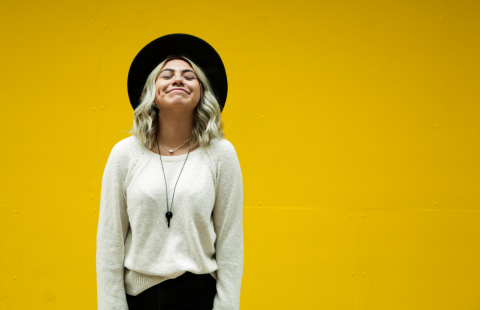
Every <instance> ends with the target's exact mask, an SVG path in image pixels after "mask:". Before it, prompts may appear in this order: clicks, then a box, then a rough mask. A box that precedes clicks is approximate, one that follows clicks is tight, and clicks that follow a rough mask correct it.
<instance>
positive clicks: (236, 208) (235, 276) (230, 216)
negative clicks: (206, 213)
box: [213, 140, 244, 310]
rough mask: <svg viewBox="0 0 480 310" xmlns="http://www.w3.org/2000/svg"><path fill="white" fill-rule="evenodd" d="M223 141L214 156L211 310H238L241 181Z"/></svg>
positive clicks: (232, 153)
mask: <svg viewBox="0 0 480 310" xmlns="http://www.w3.org/2000/svg"><path fill="white" fill-rule="evenodd" d="M223 141H225V143H224V145H223V146H222V147H221V148H220V149H219V154H218V155H217V157H218V160H217V193H216V198H215V205H214V209H213V221H214V228H215V233H216V241H215V259H216V261H217V265H218V270H217V294H216V296H215V299H214V305H213V310H238V309H240V290H241V285H242V277H243V256H244V255H243V251H244V243H243V181H242V171H241V169H240V163H239V160H238V157H237V153H236V151H235V148H234V147H233V145H232V144H231V143H230V142H229V141H228V140H223Z"/></svg>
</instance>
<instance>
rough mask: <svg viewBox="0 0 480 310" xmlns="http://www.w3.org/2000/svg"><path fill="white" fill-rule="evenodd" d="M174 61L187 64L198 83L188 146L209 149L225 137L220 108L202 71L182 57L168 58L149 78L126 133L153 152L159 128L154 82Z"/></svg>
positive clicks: (171, 56)
mask: <svg viewBox="0 0 480 310" xmlns="http://www.w3.org/2000/svg"><path fill="white" fill-rule="evenodd" d="M173 59H181V60H184V61H186V62H187V63H189V64H190V66H192V68H193V71H195V74H196V75H197V77H198V79H199V82H200V89H201V94H200V102H199V103H198V105H197V106H196V108H195V111H194V113H195V124H194V126H193V128H192V132H191V135H190V146H191V147H192V148H193V147H195V146H196V145H197V144H200V146H209V145H210V141H211V140H212V139H214V138H218V139H221V138H224V137H225V134H224V133H223V126H224V125H223V122H222V120H221V110H220V105H219V104H218V101H217V98H215V95H214V94H213V91H212V88H211V86H210V83H209V81H208V78H207V76H206V75H205V73H204V72H203V70H202V69H201V68H200V67H199V66H197V65H196V64H195V63H194V62H193V61H191V60H190V59H189V58H187V57H185V56H183V55H170V56H168V57H167V58H165V59H164V60H163V61H162V62H161V63H160V64H159V65H158V66H157V67H156V68H155V69H153V71H152V72H151V73H150V74H149V75H148V78H147V81H146V82H145V86H144V87H143V92H142V95H141V97H140V105H138V107H137V108H136V109H135V112H134V113H133V126H132V129H131V130H129V131H128V132H129V133H130V134H131V135H134V136H136V137H137V138H138V140H140V142H141V143H143V145H145V146H146V147H147V148H149V149H151V148H152V146H153V142H154V141H155V139H156V132H157V128H158V126H159V124H158V122H159V118H158V113H159V111H158V108H157V106H155V105H154V103H155V82H156V80H157V77H158V75H159V74H160V71H161V69H162V68H163V66H164V65H165V64H166V63H167V62H168V61H170V60H173Z"/></svg>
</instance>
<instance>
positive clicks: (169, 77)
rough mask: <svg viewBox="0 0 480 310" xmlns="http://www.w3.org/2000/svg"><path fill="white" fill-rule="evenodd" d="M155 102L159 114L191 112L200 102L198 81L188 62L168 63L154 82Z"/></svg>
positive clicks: (172, 61) (177, 60)
mask: <svg viewBox="0 0 480 310" xmlns="http://www.w3.org/2000/svg"><path fill="white" fill-rule="evenodd" d="M155 101H156V103H157V106H158V107H159V109H160V112H162V111H166V110H175V111H183V112H185V111H193V110H194V109H195V107H196V106H197V104H198V103H199V102H200V81H199V80H198V78H197V76H196V74H195V72H194V71H193V68H192V67H191V66H190V65H189V64H188V62H186V61H184V60H181V59H173V60H170V61H168V62H167V63H166V64H165V65H164V66H163V68H162V69H161V70H160V74H159V75H158V77H157V80H156V82H155Z"/></svg>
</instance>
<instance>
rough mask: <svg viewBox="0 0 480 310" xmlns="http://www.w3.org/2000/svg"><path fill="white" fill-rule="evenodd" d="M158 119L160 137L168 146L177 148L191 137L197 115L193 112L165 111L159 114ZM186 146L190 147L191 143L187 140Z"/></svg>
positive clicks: (158, 135)
mask: <svg viewBox="0 0 480 310" xmlns="http://www.w3.org/2000/svg"><path fill="white" fill-rule="evenodd" d="M158 120H159V126H158V128H157V137H158V139H159V140H160V141H161V142H162V143H163V144H165V145H166V146H168V147H171V148H175V147H177V146H179V145H181V144H182V143H183V142H185V140H188V139H189V138H190V135H191V132H192V129H193V125H194V120H195V117H194V115H193V114H191V115H190V114H173V113H172V114H168V113H163V114H160V115H158ZM184 146H186V148H187V149H188V148H189V147H190V144H189V143H188V142H187V143H186V144H185V145H184ZM182 148H183V147H182Z"/></svg>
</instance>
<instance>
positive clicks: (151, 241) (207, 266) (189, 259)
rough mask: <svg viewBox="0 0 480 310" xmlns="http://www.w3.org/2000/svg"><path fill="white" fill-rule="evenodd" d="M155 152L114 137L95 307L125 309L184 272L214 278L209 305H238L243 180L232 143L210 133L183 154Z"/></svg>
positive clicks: (219, 309) (232, 309)
mask: <svg viewBox="0 0 480 310" xmlns="http://www.w3.org/2000/svg"><path fill="white" fill-rule="evenodd" d="M186 157H187V154H184V155H178V156H162V161H163V168H164V170H165V176H166V179H167V187H168V191H167V193H168V204H169V209H170V205H171V204H172V196H173V195H174V201H173V207H172V210H171V212H172V213H173V217H172V218H171V219H170V227H168V226H167V218H166V217H165V213H166V212H167V206H166V203H167V202H166V195H165V179H164V176H163V172H162V166H161V163H160V155H158V154H155V153H154V152H152V151H150V150H149V149H148V148H147V147H145V146H144V145H143V144H142V143H141V142H140V141H139V140H138V139H137V138H136V137H135V136H130V137H128V138H126V139H123V140H121V141H120V142H118V143H117V144H116V145H115V146H114V147H113V149H112V151H111V153H110V155H109V157H108V161H107V164H106V166H105V171H104V173H103V179H102V188H101V190H102V191H101V199H100V215H99V221H98V230H97V252H96V270H97V298H98V309H99V310H127V309H128V305H127V300H126V296H125V293H127V294H129V295H133V296H136V295H138V294H140V293H141V292H142V291H144V290H146V289H148V288H150V287H152V286H154V285H155V284H158V283H160V282H162V281H165V280H168V279H172V278H176V277H178V276H180V275H182V274H183V273H185V272H186V271H190V272H193V273H196V274H204V273H210V274H211V275H212V276H213V277H215V278H216V280H217V294H216V296H215V299H214V307H213V310H227V309H228V310H238V309H239V308H240V289H241V284H242V276H243V258H244V255H243V250H244V243H243V181H242V172H241V169H240V163H239V161H238V157H237V153H236V151H235V148H234V147H233V145H232V144H231V143H230V142H229V141H228V140H225V139H213V140H212V142H211V145H210V146H209V147H199V148H197V149H195V150H193V151H191V152H190V154H188V159H187V161H186V163H185V166H184V168H183V170H182V173H181V175H180V179H178V183H177V185H176V189H175V194H174V193H173V189H174V186H175V183H176V182H177V178H178V175H179V173H180V170H181V169H182V165H183V164H184V161H185V158H186Z"/></svg>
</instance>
